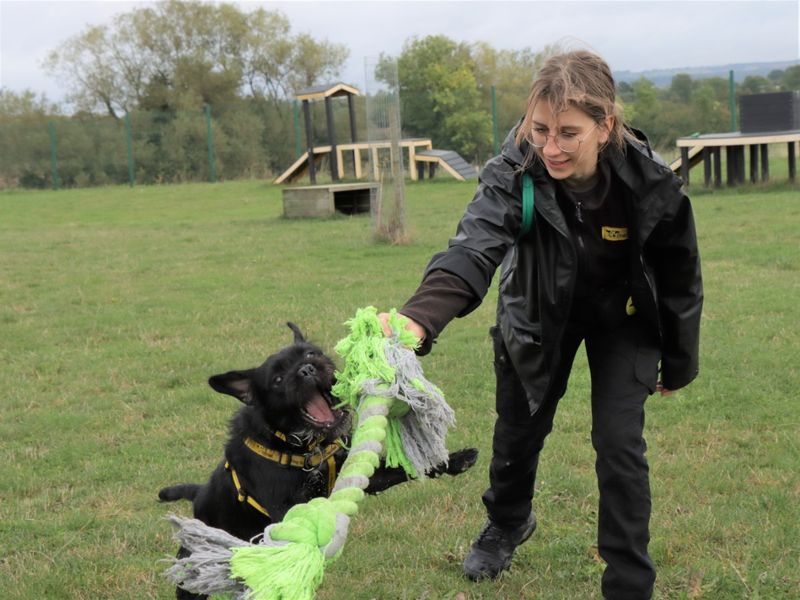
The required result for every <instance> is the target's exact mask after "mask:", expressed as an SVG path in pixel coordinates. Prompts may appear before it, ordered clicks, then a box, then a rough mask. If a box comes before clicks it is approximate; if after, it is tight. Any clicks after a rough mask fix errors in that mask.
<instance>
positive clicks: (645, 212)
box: [426, 130, 703, 413]
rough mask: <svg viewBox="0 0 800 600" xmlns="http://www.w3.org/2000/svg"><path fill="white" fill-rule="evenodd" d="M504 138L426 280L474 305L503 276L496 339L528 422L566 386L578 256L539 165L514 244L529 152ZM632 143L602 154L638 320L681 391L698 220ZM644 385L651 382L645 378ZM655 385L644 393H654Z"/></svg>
mask: <svg viewBox="0 0 800 600" xmlns="http://www.w3.org/2000/svg"><path fill="white" fill-rule="evenodd" d="M515 133H516V131H515V130H512V131H511V132H510V133H509V135H508V137H507V138H506V140H505V142H504V144H503V149H502V153H501V154H500V155H499V156H496V157H495V158H493V159H491V160H490V161H489V162H488V163H487V164H486V166H485V167H484V169H483V171H482V172H481V176H480V183H479V185H478V189H477V192H476V194H475V197H474V199H473V200H472V202H471V203H470V204H469V206H468V207H467V210H466V212H465V214H464V216H463V217H462V219H461V221H460V222H459V224H458V230H457V232H456V235H455V237H453V238H452V239H451V240H450V243H449V245H448V249H447V251H445V252H442V253H439V254H437V255H435V256H434V257H433V259H432V260H431V262H430V263H429V265H428V267H427V270H426V275H427V273H430V272H431V271H434V270H437V269H441V270H444V271H448V272H450V273H453V274H455V275H457V276H459V277H460V278H461V279H463V280H464V281H466V282H467V284H468V285H469V286H470V287H471V288H472V291H473V292H474V293H475V296H476V298H477V300H476V301H475V302H474V303H473V304H472V305H471V306H469V307H467V308H466V309H465V310H464V311H462V313H461V314H460V315H459V316H464V315H465V314H467V313H469V312H471V311H472V310H473V309H474V308H476V307H477V306H478V304H479V303H480V302H481V300H482V299H483V298H484V296H485V295H486V293H487V291H488V288H489V285H490V284H491V280H492V277H493V275H494V272H495V270H496V269H497V267H498V266H500V267H501V273H500V284H499V299H498V306H497V325H498V331H499V333H500V334H501V335H502V340H503V341H504V342H505V345H506V347H507V349H508V353H509V357H510V358H511V361H512V363H513V364H514V366H515V368H516V370H517V372H518V374H519V376H520V378H521V380H522V383H523V385H524V387H525V390H526V392H527V395H528V401H529V403H530V407H531V412H532V413H533V412H535V411H536V410H538V408H539V407H540V406H541V405H542V403H543V402H544V400H545V399H548V398H550V397H553V396H555V397H557V396H559V395H560V394H563V390H564V388H565V386H566V381H556V378H555V376H554V371H555V367H556V365H558V363H559V358H560V354H561V339H562V336H563V332H564V327H565V325H566V323H567V319H568V317H569V314H570V308H571V304H572V299H573V290H574V287H575V278H576V272H577V264H576V261H577V259H576V250H575V248H574V245H573V241H572V237H571V236H570V232H569V231H568V229H567V224H566V221H565V219H564V215H563V213H562V211H561V208H560V207H559V204H558V202H557V201H556V190H555V182H554V180H553V179H552V178H550V176H549V175H548V173H547V171H546V169H545V168H544V166H543V165H542V164H541V162H540V161H538V160H537V161H535V162H534V164H533V165H532V166H530V167H529V169H528V171H529V173H530V174H531V175H532V176H533V179H534V191H535V211H534V222H533V227H532V228H531V230H530V232H529V233H528V234H527V235H525V236H523V237H522V238H521V239H520V240H517V237H518V236H519V233H520V229H521V221H522V188H521V173H522V164H523V163H524V157H525V152H526V151H527V148H526V147H525V146H524V145H523V148H520V147H518V146H517V145H516V143H515V142H514V135H515ZM634 133H636V134H637V137H639V138H640V139H641V143H637V142H628V143H627V149H626V152H625V153H622V152H620V151H619V150H614V149H612V148H611V147H608V148H606V149H605V150H604V151H603V152H604V159H605V160H606V161H607V162H608V164H609V166H610V169H611V171H612V173H615V174H616V176H618V177H619V179H620V180H621V181H622V182H623V184H624V186H625V188H626V191H629V193H628V198H629V199H628V202H629V239H630V240H631V241H632V243H633V252H632V253H631V254H632V255H631V275H630V277H631V281H630V293H631V296H632V297H633V303H634V305H635V306H636V309H637V313H638V314H639V315H641V316H642V318H644V319H645V321H643V323H648V322H649V323H650V324H652V326H653V327H654V328H656V329H657V331H658V335H659V341H660V350H661V378H662V381H663V384H664V387H666V388H667V389H679V388H681V387H683V386H685V385H687V384H688V383H689V382H691V381H692V380H693V379H694V378H695V377H696V376H697V372H698V351H699V330H700V312H701V309H702V304H703V285H702V278H701V274H700V257H699V254H698V250H697V240H696V234H695V226H694V218H693V215H692V209H691V205H690V203H689V199H688V198H687V197H686V195H685V194H684V193H683V191H682V190H681V180H680V179H679V178H678V177H677V176H676V175H675V174H673V172H672V171H671V170H670V169H669V167H667V166H666V165H665V164H664V163H663V161H661V159H660V157H658V156H657V155H655V154H654V153H653V152H652V151H651V150H650V147H649V145H648V144H647V140H646V138H644V136H643V135H641V134H639V132H634ZM647 379H650V378H647ZM654 384H655V381H654V380H653V381H652V382H651V383H649V386H650V387H651V392H652V391H653V390H652V387H653V386H654Z"/></svg>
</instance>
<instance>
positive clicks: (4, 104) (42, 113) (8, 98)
mask: <svg viewBox="0 0 800 600" xmlns="http://www.w3.org/2000/svg"><path fill="white" fill-rule="evenodd" d="M60 112H61V109H60V107H59V106H58V104H55V103H53V102H50V100H48V99H47V96H46V95H45V94H39V95H38V96H37V94H36V92H34V91H32V90H24V91H22V92H14V91H12V90H9V89H6V88H0V123H7V122H23V121H45V120H47V119H48V118H49V117H51V116H57V115H59V114H60Z"/></svg>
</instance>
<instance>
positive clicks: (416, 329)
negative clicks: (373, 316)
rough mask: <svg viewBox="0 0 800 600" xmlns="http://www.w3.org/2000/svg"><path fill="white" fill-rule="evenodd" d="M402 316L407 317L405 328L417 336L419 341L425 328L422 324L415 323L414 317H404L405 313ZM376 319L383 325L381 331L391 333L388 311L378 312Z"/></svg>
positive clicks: (422, 338) (388, 334)
mask: <svg viewBox="0 0 800 600" xmlns="http://www.w3.org/2000/svg"><path fill="white" fill-rule="evenodd" d="M398 314H400V313H398ZM403 316H404V317H405V318H406V319H408V323H406V329H407V330H408V331H410V332H411V333H413V334H414V335H415V336H417V337H418V338H419V341H420V342H421V341H422V340H424V339H425V329H424V328H423V327H422V325H420V324H419V323H417V322H416V321H415V320H414V319H412V318H410V317H406V315H403ZM378 320H379V321H380V322H381V325H382V326H383V333H385V334H386V335H387V336H390V335H392V328H391V327H389V313H385V312H382V313H378Z"/></svg>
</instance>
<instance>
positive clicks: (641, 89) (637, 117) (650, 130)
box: [630, 77, 663, 144]
mask: <svg viewBox="0 0 800 600" xmlns="http://www.w3.org/2000/svg"><path fill="white" fill-rule="evenodd" d="M633 93H634V99H635V100H634V111H633V112H634V114H633V115H632V117H631V119H630V121H631V124H632V125H633V126H634V127H638V128H639V129H642V130H643V131H645V132H646V133H647V134H648V135H649V136H650V137H651V139H652V140H653V141H654V143H656V144H658V143H661V141H662V137H663V136H662V135H661V133H662V127H660V126H659V125H660V122H659V121H660V116H661V100H659V98H658V89H657V88H656V86H655V84H654V83H653V82H652V81H650V80H649V79H646V78H645V77H640V78H639V79H638V80H637V81H635V82H634V83H633Z"/></svg>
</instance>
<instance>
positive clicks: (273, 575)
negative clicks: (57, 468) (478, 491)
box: [164, 306, 455, 600]
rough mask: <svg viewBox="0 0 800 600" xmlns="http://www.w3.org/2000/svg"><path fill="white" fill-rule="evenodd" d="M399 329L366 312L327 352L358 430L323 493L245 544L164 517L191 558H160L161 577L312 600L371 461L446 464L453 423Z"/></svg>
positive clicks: (269, 599) (337, 390) (394, 320)
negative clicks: (335, 357)
mask: <svg viewBox="0 0 800 600" xmlns="http://www.w3.org/2000/svg"><path fill="white" fill-rule="evenodd" d="M406 323H407V319H406V318H405V317H403V316H402V315H399V314H398V313H397V311H396V310H392V311H391V313H390V317H389V324H390V327H391V329H392V332H393V333H392V335H391V336H389V337H387V336H386V335H384V333H383V328H382V326H381V323H380V321H379V319H378V316H377V311H376V309H375V308H373V307H371V306H369V307H366V308H363V309H359V310H358V311H356V315H355V317H354V318H352V319H350V320H349V321H347V323H346V325H348V326H349V327H350V334H349V335H348V336H347V337H346V338H344V339H343V340H341V341H340V342H339V343H338V344H337V345H336V348H335V350H336V352H337V354H339V355H340V356H341V357H342V358H343V359H344V362H345V366H344V369H343V370H342V371H341V372H339V373H337V383H336V385H335V386H334V388H333V390H332V391H333V394H334V395H335V396H336V397H338V398H339V399H340V400H341V405H347V406H351V407H353V408H354V409H355V411H356V414H357V416H358V423H357V425H356V428H355V431H354V433H353V439H352V442H351V450H350V453H349V455H348V456H347V459H346V460H345V462H344V464H343V465H342V469H341V471H340V474H339V477H338V479H337V480H336V485H335V486H334V488H333V491H332V492H331V495H330V496H329V497H328V498H314V499H313V500H311V501H310V502H308V503H305V504H298V505H295V506H294V507H292V508H291V509H290V510H289V511H288V512H287V513H286V516H285V517H284V519H283V521H281V522H279V523H273V524H271V525H269V526H268V527H267V528H266V529H265V530H264V534H263V537H262V538H261V540H260V541H259V542H258V543H255V544H253V543H251V542H246V541H243V540H240V539H238V538H236V537H234V536H231V535H230V534H228V533H227V532H225V531H222V530H220V529H216V528H213V527H209V526H208V525H206V524H204V523H203V522H201V521H199V520H197V519H184V518H181V517H177V516H175V515H172V516H170V517H169V519H170V521H171V522H172V523H173V524H174V525H175V527H176V529H177V531H176V534H175V537H176V539H177V540H178V541H179V542H180V543H181V545H182V546H183V547H184V548H186V549H187V550H189V551H190V552H191V555H190V556H187V557H185V558H179V559H178V558H172V559H170V560H171V561H172V565H171V566H170V567H169V568H168V569H167V570H166V571H165V573H164V575H165V576H166V577H168V578H169V579H170V580H172V581H173V582H174V583H175V584H177V585H179V586H180V587H182V588H184V589H186V590H188V591H190V592H194V593H198V594H209V595H214V594H219V595H221V597H224V598H229V599H236V600H244V599H246V600H312V599H313V598H314V595H315V592H316V589H317V588H318V587H319V586H320V584H321V583H322V579H323V576H324V567H325V564H326V563H327V562H331V561H333V560H335V559H336V558H338V557H339V555H340V554H341V552H342V549H343V547H344V543H345V540H346V538H347V529H348V525H349V523H350V518H351V517H353V516H354V515H355V514H356V513H357V512H358V502H360V501H361V500H362V499H363V498H364V489H365V488H366V487H367V486H368V485H369V478H370V476H371V475H372V474H373V473H374V471H375V468H376V467H377V466H378V465H379V463H380V457H381V456H384V460H385V462H386V465H387V466H390V467H398V466H399V467H402V468H403V469H404V470H405V472H406V473H407V474H408V476H409V477H412V478H416V477H417V476H419V475H421V474H424V473H425V472H426V471H427V470H429V469H431V468H432V467H434V466H436V465H441V464H443V463H446V462H447V458H448V453H447V449H446V448H445V445H444V438H445V435H446V434H447V429H448V428H449V427H450V426H451V425H453V424H454V422H455V416H454V413H453V410H452V409H451V408H450V406H448V404H447V402H446V401H445V399H444V397H443V396H442V393H441V391H440V390H439V388H437V387H436V386H435V385H433V384H432V383H431V382H429V381H428V380H427V379H426V378H425V376H424V375H423V373H422V367H421V365H420V363H419V361H418V360H417V357H416V355H415V354H414V349H415V348H417V347H418V345H419V340H418V339H417V338H416V336H414V334H412V333H411V332H409V331H407V330H406V329H405V325H406Z"/></svg>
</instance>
